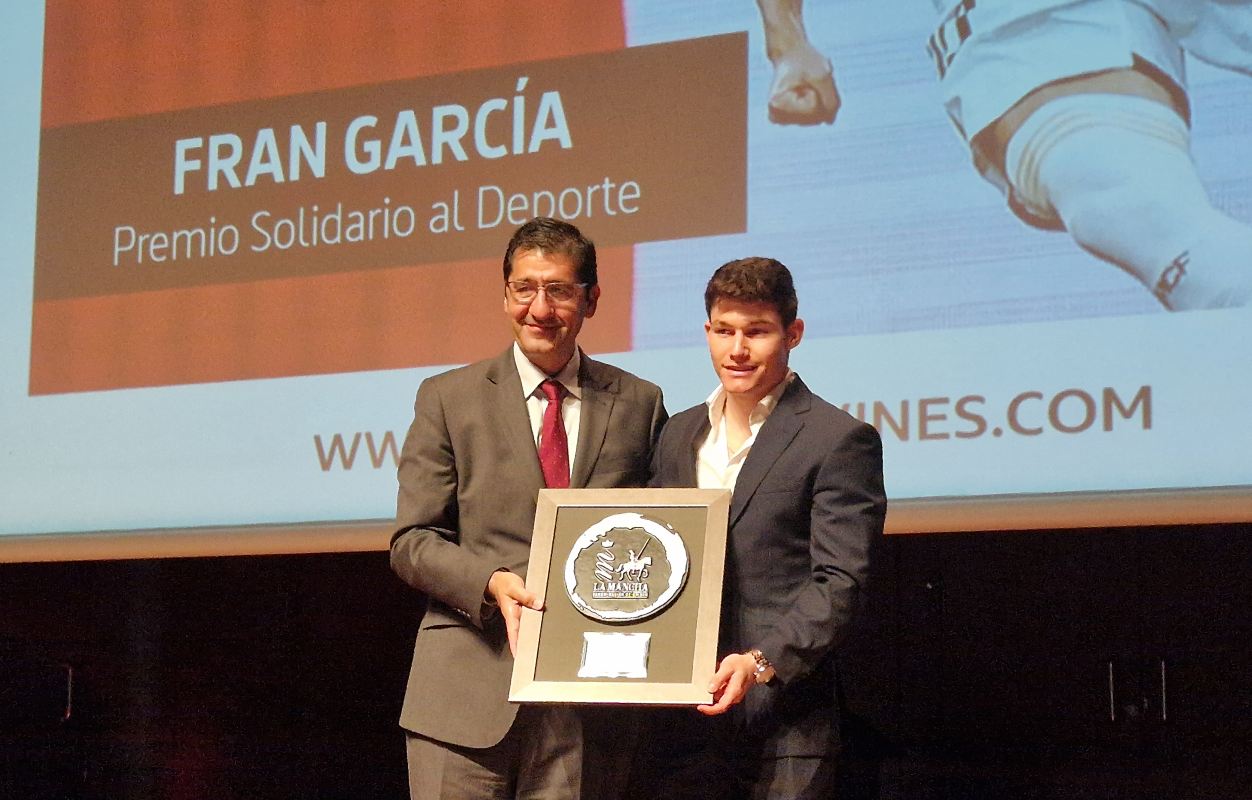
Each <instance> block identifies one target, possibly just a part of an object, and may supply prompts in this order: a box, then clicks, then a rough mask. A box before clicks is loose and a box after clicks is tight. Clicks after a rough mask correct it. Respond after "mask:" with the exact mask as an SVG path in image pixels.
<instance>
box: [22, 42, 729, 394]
mask: <svg viewBox="0 0 1252 800" xmlns="http://www.w3.org/2000/svg"><path fill="white" fill-rule="evenodd" d="M746 59H747V37H746V34H742V33H740V34H729V35H723V36H714V37H707V38H701V39H693V40H686V41H679V42H674V43H667V44H660V45H651V46H646V47H638V48H628V49H622V50H617V51H610V52H604V53H594V54H588V55H580V56H572V57H566V58H560V59H552V60H547V61H532V62H527V63H522V64H510V65H505V66H499V67H492V68H488V69H479V70H473V71H468V72H460V73H455V74H444V75H429V76H425V77H419V78H413V79H406V80H389V81H385V82H380V83H376V84H370V85H358V86H353V87H349V88H341V89H331V90H323V91H316V92H310V93H306V94H297V95H288V96H284V97H278V98H274V99H252V100H245V101H240V102H235V103H228V104H221V105H214V106H210V107H203V108H190V109H183V110H173V111H165V112H161V113H153V114H147V115H143V116H135V117H128V118H120V119H105V120H97V121H89V122H82V123H77V124H65V125H61V126H57V127H47V128H45V129H44V130H43V133H42V140H41V143H40V148H41V149H40V168H39V169H40V171H39V200H38V218H37V232H36V269H35V309H34V321H33V325H32V345H31V350H32V352H31V376H30V378H31V379H30V391H31V393H32V394H49V393H60V392H74V391H85V390H93V389H109V388H122V387H129V386H153V385H167V384H177V383H190V382H203V381H218V380H234V379H243V378H259V377H278V376H285V375H300V374H319V373H328V372H340V371H355V370H369V369H387V368H397V367H408V366H418V365H426V364H444V363H456V362H460V361H468V360H471V359H473V358H477V357H480V356H482V355H485V354H487V353H490V352H493V351H494V350H496V349H498V347H499V346H500V337H497V336H491V335H484V332H488V333H489V332H491V331H494V330H495V329H496V328H498V327H500V325H499V323H498V322H497V318H498V317H499V316H500V315H499V309H498V307H497V306H496V305H495V304H494V303H492V302H490V299H491V298H492V297H493V296H494V295H497V294H499V293H500V291H501V290H500V281H501V277H500V272H499V254H500V253H501V252H502V251H503V246H504V243H505V242H506V241H507V239H508V236H509V234H510V233H511V232H512V230H513V229H514V228H515V227H516V226H517V225H519V224H520V223H522V222H524V221H525V220H527V219H529V218H531V217H533V216H536V215H548V216H559V217H563V218H566V219H569V220H571V221H573V222H575V223H576V224H578V225H579V226H580V227H581V228H582V229H583V230H584V231H586V232H587V233H588V234H589V235H591V236H592V237H593V238H594V239H595V240H596V241H597V243H598V244H600V245H601V246H602V247H603V248H604V258H603V265H602V273H601V280H602V282H603V283H604V284H605V291H606V296H607V297H609V298H611V302H609V303H606V305H605V309H604V310H605V312H606V313H604V315H603V318H598V319H597V324H596V326H595V328H596V330H595V331H593V330H592V329H590V328H589V330H588V333H589V334H593V333H594V338H590V339H589V341H588V342H587V344H588V346H589V349H596V350H601V351H604V350H610V351H620V350H628V349H630V346H631V342H630V330H631V326H630V298H631V296H632V294H633V291H634V287H633V279H632V276H631V262H632V258H631V247H630V246H631V245H633V244H635V243H637V242H645V241H655V240H668V239H680V238H687V237H697V236H709V235H717V234H724V233H733V232H740V231H743V230H744V229H745V226H746V203H745V193H746V167H745V163H746ZM436 309H437V311H438V313H437V314H436V313H434V312H435V311H436ZM450 314H455V316H454V318H453V321H452V322H451V323H450V322H449V315H450ZM436 316H437V317H438V319H437V320H436V319H433V317H436ZM427 327H429V330H428V331H427V330H424V328H427Z"/></svg>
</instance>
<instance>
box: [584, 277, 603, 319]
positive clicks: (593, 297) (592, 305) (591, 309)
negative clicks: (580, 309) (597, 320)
mask: <svg viewBox="0 0 1252 800" xmlns="http://www.w3.org/2000/svg"><path fill="white" fill-rule="evenodd" d="M599 302H600V284H598V283H597V284H596V285H595V286H592V287H591V288H590V289H589V290H587V311H586V312H585V313H584V314H583V316H584V317H594V316H595V315H596V306H597V305H598V304H599Z"/></svg>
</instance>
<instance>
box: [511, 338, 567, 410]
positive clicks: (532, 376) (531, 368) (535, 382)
mask: <svg viewBox="0 0 1252 800" xmlns="http://www.w3.org/2000/svg"><path fill="white" fill-rule="evenodd" d="M513 363H514V364H516V365H517V375H518V377H519V378H521V379H522V397H530V396H531V395H532V394H534V393H535V390H536V389H538V388H539V384H541V383H543V382H544V381H546V380H547V379H548V378H553V379H555V380H557V381H559V382H560V383H561V385H562V386H564V387H565V391H567V392H569V393H570V396H572V397H577V398H579V399H581V398H582V392H581V391H580V390H579V388H578V370H579V369H580V368H581V366H582V350H581V349H580V348H577V347H575V348H574V355H572V356H571V357H570V360H569V361H567V362H565V366H564V367H562V368H561V371H560V372H558V373H557V374H555V375H548V374H547V373H545V372H544V371H543V370H541V369H539V367H536V366H535V365H534V364H533V363H532V362H531V360H530V359H529V358H527V357H526V355H525V353H523V352H522V348H521V346H519V345H518V343H517V342H514V343H513Z"/></svg>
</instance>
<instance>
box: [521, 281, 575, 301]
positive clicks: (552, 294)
mask: <svg viewBox="0 0 1252 800" xmlns="http://www.w3.org/2000/svg"><path fill="white" fill-rule="evenodd" d="M504 285H505V287H507V288H508V290H509V297H511V298H512V299H513V302H515V303H530V302H533V301H534V299H535V298H536V297H538V296H539V293H540V292H543V293H544V296H546V297H547V298H548V302H549V303H572V302H574V301H575V300H577V299H578V296H579V294H580V293H581V292H582V290H584V289H586V288H587V284H585V283H564V282H561V281H557V282H553V283H532V282H531V281H506V282H505V284H504Z"/></svg>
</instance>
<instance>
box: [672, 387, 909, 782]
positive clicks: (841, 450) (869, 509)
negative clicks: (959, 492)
mask: <svg viewBox="0 0 1252 800" xmlns="http://www.w3.org/2000/svg"><path fill="white" fill-rule="evenodd" d="M708 432H709V418H708V407H707V406H706V405H704V404H700V405H698V406H696V407H694V408H691V409H688V410H686V411H684V412H682V413H681V414H678V415H676V416H675V417H674V418H673V419H671V420H670V421H669V424H668V425H666V426H665V430H664V431H663V432H662V434H661V441H660V443H659V444H658V445H657V449H656V454H655V456H654V457H653V459H654V460H653V472H654V476H653V479H652V485H654V486H665V487H684V486H695V485H696V451H697V449H698V448H699V447H700V445H701V444H703V442H704V439H705V438H706V436H707V435H708ZM886 510H887V499H886V495H885V493H884V490H883V477H882V443H881V440H880V438H879V436H878V432H877V431H876V430H874V428H873V427H872V426H870V425H867V424H865V423H863V422H859V421H858V420H856V419H855V418H853V417H852V416H850V415H848V414H847V413H845V412H844V411H842V410H840V409H838V408H836V407H834V406H832V405H831V404H830V403H827V402H826V401H824V400H822V399H821V398H820V397H818V396H817V395H815V394H813V393H812V392H810V391H809V389H808V387H806V386H805V385H804V382H803V381H801V380H800V379H799V378H798V377H797V378H796V379H795V380H794V381H793V382H792V383H791V385H790V386H788V387H787V389H786V390H785V391H784V393H783V395H782V397H781V398H780V400H779V402H778V405H777V407H775V409H774V411H773V413H772V414H770V416H769V418H768V419H766V421H765V424H764V425H763V426H762V427H761V430H760V432H759V433H758V435H757V439H756V442H755V443H754V444H753V445H752V450H751V451H750V452H749V453H748V457H747V459H746V461H745V462H744V464H743V468H742V470H741V471H740V473H739V478H738V481H737V482H736V484H735V489H734V493H733V495H732V497H731V506H730V529H729V534H728V541H727V553H726V575H725V582H724V591H723V600H722V604H723V608H722V625H721V631H720V638H719V643H718V650H719V658H720V657H721V656H723V655H726V654H728V653H736V652H744V651H746V650H748V649H750V648H753V647H758V648H760V649H761V651H762V652H763V653H765V655H766V656H767V657H768V658H769V659H770V660H771V661H772V662H773V663H774V667H775V669H776V670H777V677H776V678H775V679H774V681H773V682H771V683H770V684H769V685H766V686H757V687H753V688H752V689H751V690H750V691H749V692H748V696H747V698H746V700H745V701H744V703H743V704H742V705H739V706H736V707H734V708H733V709H732V710H731V711H730V712H729V713H728V714H727V715H726V716H727V720H726V721H724V722H721V723H713V724H730V725H732V726H733V727H734V729H735V730H734V735H735V736H737V737H745V736H746V737H748V738H749V739H751V740H756V741H758V742H759V746H758V747H757V748H756V751H757V752H758V753H759V754H760V755H761V756H762V757H769V756H801V755H803V756H813V755H826V754H831V753H834V752H836V751H837V748H838V736H839V724H838V701H837V696H836V695H837V678H836V673H835V658H834V655H835V647H836V645H837V644H838V643H839V642H840V640H841V639H842V638H843V637H844V636H845V635H846V634H847V632H848V629H849V623H850V622H851V620H852V617H853V614H854V612H855V610H856V607H857V601H858V595H859V594H860V592H861V590H862V588H863V586H864V583H865V579H866V574H867V572H868V566H869V559H870V552H871V549H872V548H873V546H874V544H875V542H876V541H877V540H878V539H879V537H880V536H881V535H882V529H883V520H884V517H885V516H886ZM711 722H712V721H711V720H698V721H697V723H698V725H707V724H709V723H711Z"/></svg>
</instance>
